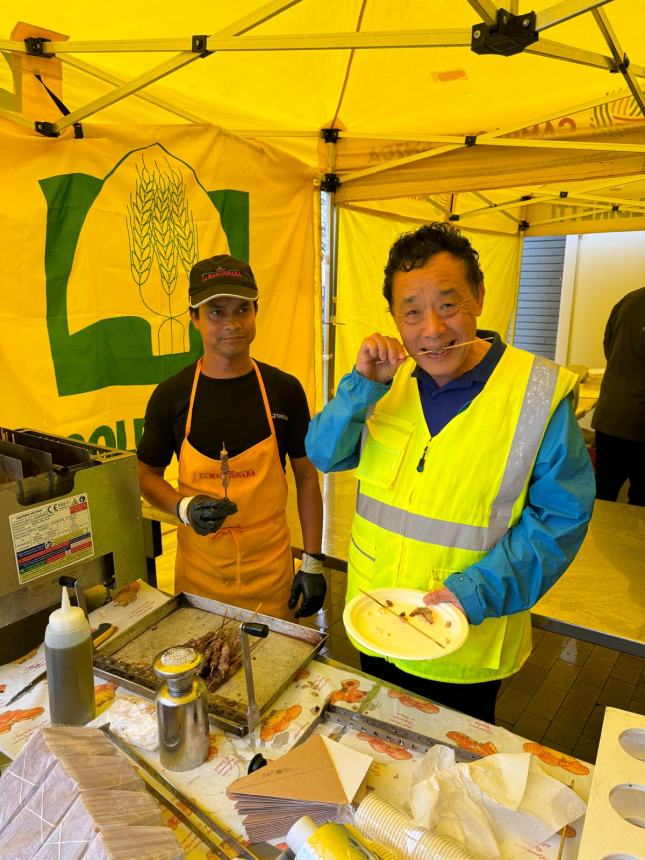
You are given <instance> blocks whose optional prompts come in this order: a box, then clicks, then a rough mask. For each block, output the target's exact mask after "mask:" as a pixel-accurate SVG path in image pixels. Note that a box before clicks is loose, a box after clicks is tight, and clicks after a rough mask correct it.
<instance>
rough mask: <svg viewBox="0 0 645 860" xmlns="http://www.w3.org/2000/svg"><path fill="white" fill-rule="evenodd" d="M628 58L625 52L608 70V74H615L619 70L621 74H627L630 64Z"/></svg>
mask: <svg viewBox="0 0 645 860" xmlns="http://www.w3.org/2000/svg"><path fill="white" fill-rule="evenodd" d="M630 62H631V61H630V59H629V57H628V56H627V54H623V58H622V60H621V61H620V62H618V63H616V65H615V66H614V67H613V68H612V69H610V70H609V72H610V74H612V75H617V74H618V73H619V72H620V74H621V75H625V74H627V69H628V68H629V65H630Z"/></svg>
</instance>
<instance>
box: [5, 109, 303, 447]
mask: <svg viewBox="0 0 645 860" xmlns="http://www.w3.org/2000/svg"><path fill="white" fill-rule="evenodd" d="M84 135H85V136H84V138H82V139H75V138H74V137H73V136H72V135H71V134H70V133H69V132H67V133H66V134H65V136H64V137H63V138H60V139H50V138H45V137H41V136H39V135H36V134H34V133H33V132H30V131H28V130H22V129H19V128H16V127H13V126H10V125H9V124H4V123H3V124H2V127H0V164H2V166H3V168H4V170H3V180H2V182H3V201H4V205H3V206H2V210H1V211H0V247H1V249H2V260H3V266H2V268H3V289H2V295H3V299H2V306H1V307H2V310H1V311H0V344H1V345H0V350H1V361H2V368H3V374H2V375H3V384H2V393H3V397H2V405H1V407H0V425H2V426H5V427H11V428H15V427H32V428H35V429H39V430H44V431H46V432H51V433H57V434H62V435H66V436H68V435H74V436H78V437H80V438H82V439H84V440H87V441H91V442H93V443H96V444H106V445H109V446H116V447H119V448H129V449H132V448H134V447H135V445H136V443H137V441H138V439H139V437H140V435H141V432H142V428H143V417H144V412H145V406H146V403H147V400H148V398H149V396H150V393H151V392H152V390H153V387H154V386H155V385H156V384H157V383H159V382H161V380H163V379H165V378H167V377H168V376H170V375H171V374H173V373H176V372H177V371H179V370H180V369H181V368H182V367H184V366H186V365H187V364H189V363H191V362H192V361H194V360H195V359H196V358H197V357H198V355H199V354H200V352H201V344H200V340H199V337H198V335H197V332H196V331H195V329H194V327H193V326H192V325H191V324H190V318H189V314H188V297H187V290H188V274H189V272H190V268H191V266H192V265H193V264H194V263H195V262H196V261H197V260H199V259H202V258H205V257H210V256H212V255H213V254H217V253H223V252H227V253H231V254H233V255H234V256H237V257H240V258H242V259H246V260H249V262H250V263H251V266H252V267H253V270H254V273H255V276H256V280H257V282H258V286H259V290H260V300H259V315H258V334H257V339H256V341H255V343H254V344H253V347H252V355H253V357H254V358H256V359H259V360H261V361H266V362H269V363H271V364H275V365H276V366H279V367H281V368H282V369H284V370H286V371H288V372H289V373H292V374H294V375H296V376H297V377H298V378H299V379H300V380H301V382H302V384H303V386H304V387H305V390H306V392H307V396H308V397H309V400H310V403H311V405H312V406H313V404H314V402H315V394H316V391H315V387H316V383H315V354H314V353H315V344H314V326H313V324H312V321H313V320H315V319H316V317H317V311H316V308H317V307H318V299H317V296H316V294H315V287H314V265H315V259H314V257H315V251H314V246H315V242H314V238H313V185H312V175H311V172H310V170H309V169H308V168H307V167H305V165H303V164H301V163H300V162H298V161H296V160H295V159H293V158H291V157H290V156H286V155H284V154H282V153H279V152H277V151H274V150H272V149H271V148H270V147H267V146H264V145H260V144H257V143H254V142H252V141H241V140H239V139H237V138H235V137H234V136H232V135H230V134H227V133H226V132H224V131H222V130H220V129H218V128H216V127H213V126H206V125H202V126H200V125H195V126H190V127H185V126H166V127H162V126H158V127H156V126H155V127H144V126H133V127H128V128H123V127H120V126H109V125H104V126H101V127H100V128H99V127H92V126H85V127H84Z"/></svg>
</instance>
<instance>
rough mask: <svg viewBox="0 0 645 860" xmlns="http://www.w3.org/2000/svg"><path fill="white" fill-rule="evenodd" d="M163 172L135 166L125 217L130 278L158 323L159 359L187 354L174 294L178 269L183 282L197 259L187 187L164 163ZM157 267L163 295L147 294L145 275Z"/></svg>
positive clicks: (184, 327) (151, 292) (196, 240)
mask: <svg viewBox="0 0 645 860" xmlns="http://www.w3.org/2000/svg"><path fill="white" fill-rule="evenodd" d="M166 167H167V170H166V171H165V172H162V171H161V170H160V169H159V166H158V165H157V164H155V165H154V168H153V169H152V170H149V169H148V167H147V166H146V164H145V161H143V162H142V165H141V166H140V167H139V166H138V167H137V180H136V183H135V190H134V193H133V194H131V195H130V202H129V204H128V211H127V216H126V221H127V228H128V242H129V247H130V273H131V275H132V280H133V281H134V283H135V284H136V285H137V287H138V288H139V294H140V296H141V300H142V302H143V303H144V305H145V306H146V308H147V309H148V310H149V311H150V312H151V313H153V314H155V315H157V316H159V317H161V318H162V321H160V323H159V327H158V329H157V352H158V354H163V353H173V352H183V351H186V350H187V349H188V345H187V342H186V341H187V331H188V325H187V322H186V319H185V312H184V315H183V316H184V319H183V320H182V319H180V318H178V315H177V314H176V313H174V312H173V302H172V299H173V294H174V293H175V290H176V287H177V278H178V274H179V267H181V269H182V270H183V272H184V274H185V275H186V277H188V275H189V274H190V270H191V268H192V267H193V266H194V265H195V263H196V262H197V260H198V258H199V248H198V244H199V243H198V235H197V230H196V227H195V219H194V217H193V214H192V211H191V209H190V207H189V205H188V201H187V198H186V186H185V183H184V180H183V178H182V175H181V173H179V171H177V170H174V169H173V168H172V167H171V166H170V164H169V163H168V162H166ZM155 266H156V269H157V272H158V275H159V280H160V282H161V288H162V293H161V295H158V294H156V291H153V290H150V289H148V290H146V284H148V283H149V280H150V273H151V271H152V270H153V267H155Z"/></svg>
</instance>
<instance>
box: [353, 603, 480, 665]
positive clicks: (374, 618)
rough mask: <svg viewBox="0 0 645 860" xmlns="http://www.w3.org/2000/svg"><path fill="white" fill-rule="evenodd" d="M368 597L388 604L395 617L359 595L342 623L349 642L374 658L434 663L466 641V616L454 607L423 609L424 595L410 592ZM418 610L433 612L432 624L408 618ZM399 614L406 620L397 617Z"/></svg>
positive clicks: (420, 619)
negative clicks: (371, 653) (366, 651)
mask: <svg viewBox="0 0 645 860" xmlns="http://www.w3.org/2000/svg"><path fill="white" fill-rule="evenodd" d="M369 593H370V594H371V595H372V596H373V597H375V598H376V599H377V600H379V601H380V602H381V603H386V601H390V602H391V604H392V605H391V606H389V604H388V606H389V608H390V609H391V610H392V612H393V613H395V614H394V615H393V614H392V612H388V610H387V609H384V608H382V607H380V606H378V604H377V603H375V602H374V600H371V599H370V598H369V597H368V596H367V595H366V594H358V595H357V596H356V597H354V598H353V599H352V600H350V602H349V603H348V604H347V606H346V607H345V611H344V612H343V622H344V624H345V629H346V630H347V632H348V633H349V635H350V636H351V637H352V639H354V640H355V641H356V642H357V643H358V644H359V645H362V646H363V647H364V648H367V649H368V650H369V651H373V652H374V653H375V654H380V655H382V656H383V657H393V658H394V659H398V660H435V659H436V658H437V657H445V656H446V654H451V653H452V652H453V651H456V650H457V649H458V648H461V646H462V645H463V644H464V642H465V641H466V639H467V638H468V621H467V619H466V616H465V615H464V614H463V612H461V611H460V610H459V609H457V607H456V606H455V605H454V604H453V603H438V604H437V605H436V606H432V607H426V606H425V604H424V602H423V595H424V594H425V593H426V592H425V591H415V590H413V589H411V588H375V589H373V590H372V591H370V592H369ZM420 606H423V607H425V608H426V609H432V617H433V622H434V623H432V624H428V622H427V621H424V619H423V618H420V617H418V616H415V617H412V618H410V617H409V615H410V612H412V610H413V609H415V608H416V607H420ZM402 612H404V613H405V616H400V613H402ZM403 619H405V620H403ZM419 631H421V632H419ZM429 637H432V639H431V638H429ZM433 639H436V640H437V641H438V642H439V643H441V644H437V643H436V642H433V641H432V640H433ZM441 645H443V646H444V647H443V648H442V647H441Z"/></svg>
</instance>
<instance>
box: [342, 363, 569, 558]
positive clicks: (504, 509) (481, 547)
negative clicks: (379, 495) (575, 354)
mask: <svg viewBox="0 0 645 860" xmlns="http://www.w3.org/2000/svg"><path fill="white" fill-rule="evenodd" d="M557 381H558V367H557V366H556V365H554V364H553V363H552V362H550V361H548V360H547V359H545V358H542V357H541V356H536V357H535V358H534V360H533V364H532V367H531V373H530V375H529V380H528V383H527V386H526V391H525V394H524V400H523V402H522V409H521V411H520V416H519V419H518V422H517V426H516V428H515V433H514V435H513V441H512V444H511V449H510V453H509V457H508V460H507V462H506V466H505V468H504V474H503V477H502V482H501V484H500V488H499V491H498V493H497V497H496V498H495V500H494V502H493V505H492V509H491V517H490V521H489V525H488V526H487V527H484V526H471V525H465V524H463V523H455V522H451V521H449V520H439V519H435V518H432V517H424V516H423V515H422V514H411V513H409V512H408V511H405V510H403V509H401V508H397V507H393V506H392V505H388V504H386V503H385V502H380V501H378V500H376V499H373V498H371V497H369V496H365V495H363V493H361V491H360V485H359V489H358V497H357V500H356V513H357V514H359V516H361V517H363V518H364V519H365V520H367V521H368V522H370V523H373V524H374V525H376V526H379V527H380V528H383V529H387V531H390V532H392V533H394V534H397V535H401V536H403V537H406V538H412V539H413V540H417V541H423V542H425V543H432V544H436V545H438V546H447V547H455V548H458V549H467V550H474V551H476V552H485V551H487V550H489V549H491V548H492V547H493V546H495V544H496V543H497V542H498V541H499V540H500V539H501V538H502V537H503V536H504V535H505V534H506V532H507V531H508V527H509V522H510V519H511V515H512V512H513V505H514V504H515V501H516V499H517V497H518V496H519V495H520V493H521V491H522V487H523V486H524V484H525V483H526V481H527V479H528V477H529V474H530V471H531V469H532V468H533V463H534V461H535V458H536V456H537V452H538V448H539V446H540V441H541V439H542V435H543V433H544V428H545V426H546V424H547V421H548V418H549V412H550V409H551V402H552V399H553V395H554V392H555V387H556V384H557ZM361 447H362V446H361Z"/></svg>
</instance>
